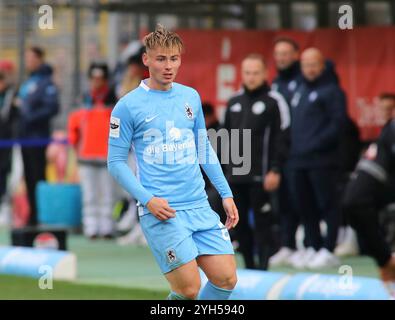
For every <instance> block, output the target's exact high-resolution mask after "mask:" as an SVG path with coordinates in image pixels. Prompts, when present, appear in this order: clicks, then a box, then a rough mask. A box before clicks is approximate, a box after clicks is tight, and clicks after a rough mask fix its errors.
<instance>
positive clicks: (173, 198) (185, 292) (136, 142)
mask: <svg viewBox="0 0 395 320" xmlns="http://www.w3.org/2000/svg"><path fill="white" fill-rule="evenodd" d="M144 45H145V47H146V53H144V55H143V62H144V64H145V65H146V66H147V67H148V69H149V73H150V77H149V78H148V79H145V80H143V81H142V82H141V84H140V86H139V87H138V88H136V89H135V90H133V91H131V92H130V93H128V94H126V95H125V96H124V97H122V98H121V99H120V100H119V101H118V103H117V105H116V106H115V108H114V110H113V112H112V118H111V124H110V137H109V153H108V168H109V171H110V173H111V175H112V176H113V177H114V178H115V179H116V180H117V182H118V183H119V184H120V185H121V186H122V187H123V188H124V189H126V190H127V191H128V192H129V193H130V194H131V195H132V196H133V197H134V198H136V199H137V200H138V201H139V203H140V204H141V205H140V208H139V216H140V223H141V226H142V229H143V232H144V235H145V237H146V239H147V242H148V244H149V246H150V248H151V250H152V252H153V254H154V256H155V258H156V261H157V263H158V264H159V266H160V269H161V271H162V272H163V273H164V275H165V277H166V279H167V280H168V281H169V283H170V287H171V293H170V294H169V296H168V299H169V300H184V299H196V298H199V299H204V300H216V299H219V300H226V299H228V298H229V296H230V295H231V293H232V289H233V288H234V286H235V285H236V281H237V278H236V262H235V259H234V251H233V247H232V244H231V241H230V237H229V233H228V229H230V228H233V227H235V226H236V224H237V222H238V219H239V217H238V211H237V208H236V205H235V203H234V201H233V196H232V192H231V190H230V188H229V185H228V183H227V181H226V179H225V177H224V175H223V172H222V170H221V166H220V163H219V161H218V158H217V156H216V154H215V153H214V151H213V149H212V147H211V145H210V143H209V141H208V138H207V132H206V127H205V122H204V116H203V112H202V107H201V101H200V97H199V94H198V93H197V92H196V91H195V90H194V89H192V88H190V87H186V86H184V85H181V84H178V83H175V82H174V79H175V77H176V75H177V72H178V69H179V67H180V65H181V53H182V50H183V43H182V40H181V38H180V37H179V36H178V35H177V34H176V33H174V32H170V31H168V30H166V29H165V28H163V27H162V26H160V25H158V27H157V28H156V30H155V31H154V32H152V33H150V34H148V35H147V36H146V37H145V38H144ZM131 145H132V147H133V148H134V151H135V154H136V160H137V167H138V170H137V177H136V176H134V175H133V173H132V171H131V170H130V169H129V167H128V166H127V163H126V161H127V156H128V151H129V149H130V147H131ZM200 166H201V167H202V168H203V170H204V172H205V173H206V174H207V176H208V177H209V179H210V181H211V182H212V183H213V185H214V186H215V188H216V189H217V191H218V192H219V194H220V195H221V197H222V199H223V206H224V209H225V212H226V213H227V220H226V222H225V226H224V225H223V224H222V223H221V222H220V219H219V216H218V214H217V213H216V212H214V211H213V210H212V209H211V207H210V206H209V204H208V200H207V195H206V193H205V191H204V180H203V177H202V173H201V170H200ZM198 267H200V268H201V269H202V270H203V271H204V273H205V274H206V276H207V278H208V282H207V284H206V285H205V287H204V288H203V289H202V290H201V292H200V295H199V297H198V293H199V290H200V273H199V269H198Z"/></svg>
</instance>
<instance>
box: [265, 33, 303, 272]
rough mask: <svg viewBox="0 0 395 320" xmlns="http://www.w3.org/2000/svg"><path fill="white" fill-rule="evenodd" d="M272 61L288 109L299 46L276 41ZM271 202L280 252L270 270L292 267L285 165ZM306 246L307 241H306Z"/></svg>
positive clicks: (275, 86) (293, 222) (297, 77)
mask: <svg viewBox="0 0 395 320" xmlns="http://www.w3.org/2000/svg"><path fill="white" fill-rule="evenodd" d="M273 56H274V61H275V63H276V68H277V76H276V78H274V80H273V83H272V90H274V91H277V92H279V93H280V94H281V95H282V96H283V97H284V98H285V100H286V102H287V105H288V107H289V106H290V103H291V98H292V95H293V94H294V92H295V90H296V88H297V87H298V86H299V84H300V83H301V82H302V73H301V70H300V63H299V45H298V44H297V43H296V42H295V41H294V40H292V39H290V38H284V37H282V38H278V39H276V41H275V42H274V52H273ZM282 137H283V138H282V139H283V140H284V143H286V144H287V145H290V127H289V126H288V127H287V129H285V130H283V131H282ZM273 199H274V203H275V204H276V207H277V210H278V212H279V218H280V219H279V221H280V246H281V248H280V250H279V251H278V252H277V253H276V254H275V255H273V256H272V257H270V261H269V264H270V266H271V267H275V266H281V265H287V264H291V263H292V260H293V259H295V258H297V256H298V254H299V253H298V251H296V240H295V235H296V230H297V228H298V225H299V223H300V219H299V216H298V214H297V213H296V212H295V211H294V210H293V206H292V200H291V192H290V190H289V168H288V166H287V164H286V163H285V164H284V166H283V170H282V172H281V183H280V187H279V190H278V192H276V193H275V194H274V197H273ZM305 244H307V241H306V239H305Z"/></svg>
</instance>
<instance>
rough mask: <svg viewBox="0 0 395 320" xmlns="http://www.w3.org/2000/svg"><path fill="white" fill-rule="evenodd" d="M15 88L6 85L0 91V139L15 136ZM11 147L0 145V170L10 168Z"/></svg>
mask: <svg viewBox="0 0 395 320" xmlns="http://www.w3.org/2000/svg"><path fill="white" fill-rule="evenodd" d="M14 98H15V89H14V88H13V87H7V88H6V89H5V90H4V91H2V92H1V91H0V140H9V139H12V138H14V136H15V120H16V115H17V110H16V108H15V107H14V106H13V101H14ZM11 149H12V147H11V146H10V147H6V146H4V145H0V170H5V171H8V170H10V168H11Z"/></svg>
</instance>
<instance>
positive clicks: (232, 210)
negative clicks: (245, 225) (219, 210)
mask: <svg viewBox="0 0 395 320" xmlns="http://www.w3.org/2000/svg"><path fill="white" fill-rule="evenodd" d="M222 205H223V206H224V209H225V212H226V216H227V218H226V222H225V227H226V228H227V229H228V230H229V229H232V228H234V227H236V225H237V223H238V222H239V211H237V207H236V205H235V202H234V201H233V198H225V199H224V200H222Z"/></svg>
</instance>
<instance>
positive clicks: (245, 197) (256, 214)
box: [231, 183, 276, 270]
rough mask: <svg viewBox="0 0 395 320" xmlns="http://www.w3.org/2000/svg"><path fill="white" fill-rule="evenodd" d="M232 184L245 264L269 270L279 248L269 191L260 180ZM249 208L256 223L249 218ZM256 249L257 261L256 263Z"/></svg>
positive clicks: (237, 227) (238, 236)
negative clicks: (265, 189) (272, 256)
mask: <svg viewBox="0 0 395 320" xmlns="http://www.w3.org/2000/svg"><path fill="white" fill-rule="evenodd" d="M231 188H232V192H233V197H234V200H235V203H236V206H237V208H238V211H239V217H240V220H239V223H238V225H237V226H236V229H235V231H236V237H237V239H238V241H239V251H240V252H241V254H242V255H243V259H244V263H245V266H246V268H248V269H261V270H267V268H268V261H269V257H270V256H271V255H272V254H273V253H274V251H275V249H276V248H275V239H274V233H273V229H272V226H273V223H274V217H273V212H272V208H271V202H270V197H269V194H268V193H267V192H265V191H264V190H263V186H262V184H261V183H250V184H231ZM250 210H252V212H253V223H251V221H250V219H249V211H250ZM255 253H257V255H258V263H255V259H254V256H255Z"/></svg>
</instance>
